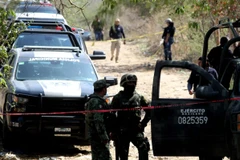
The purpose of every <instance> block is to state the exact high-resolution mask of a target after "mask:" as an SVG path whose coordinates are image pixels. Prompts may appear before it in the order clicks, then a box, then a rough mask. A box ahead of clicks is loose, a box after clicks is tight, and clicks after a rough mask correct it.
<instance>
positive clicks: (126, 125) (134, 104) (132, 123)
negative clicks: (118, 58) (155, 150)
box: [111, 74, 150, 160]
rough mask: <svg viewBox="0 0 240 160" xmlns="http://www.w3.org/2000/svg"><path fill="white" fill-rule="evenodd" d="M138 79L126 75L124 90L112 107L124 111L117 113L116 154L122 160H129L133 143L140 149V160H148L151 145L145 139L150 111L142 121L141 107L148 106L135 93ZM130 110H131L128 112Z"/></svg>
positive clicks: (123, 84) (113, 101)
mask: <svg viewBox="0 0 240 160" xmlns="http://www.w3.org/2000/svg"><path fill="white" fill-rule="evenodd" d="M136 84H137V77H136V76H135V75H132V74H125V75H123V76H122V77H121V82H120V86H122V87H123V88H124V90H123V91H120V92H119V93H118V94H116V95H115V96H114V97H113V100H112V103H111V106H112V108H113V109H123V111H118V112H117V127H118V132H117V133H116V135H117V141H116V140H115V142H117V143H115V144H116V145H115V147H116V152H118V154H119V157H120V159H121V160H127V159H128V152H129V144H130V142H132V143H133V144H134V145H135V146H136V147H137V149H138V153H139V160H148V151H149V150H150V145H149V142H148V139H147V137H144V133H143V132H144V128H145V127H146V126H147V123H148V122H149V120H150V110H145V116H144V118H143V120H142V121H141V113H142V109H141V107H142V106H144V107H146V106H148V105H149V103H148V102H147V101H146V100H145V98H144V97H143V96H142V95H140V94H138V93H137V92H136V91H135V87H136ZM128 109H129V110H128Z"/></svg>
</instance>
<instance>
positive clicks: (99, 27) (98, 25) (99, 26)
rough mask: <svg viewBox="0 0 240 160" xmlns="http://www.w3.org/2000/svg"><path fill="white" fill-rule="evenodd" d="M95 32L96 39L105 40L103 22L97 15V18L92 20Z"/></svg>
mask: <svg viewBox="0 0 240 160" xmlns="http://www.w3.org/2000/svg"><path fill="white" fill-rule="evenodd" d="M92 28H93V32H94V34H95V40H96V41H100V40H103V22H102V21H101V20H100V19H99V17H98V16H95V20H94V21H93V22H92Z"/></svg>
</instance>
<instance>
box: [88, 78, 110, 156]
mask: <svg viewBox="0 0 240 160" xmlns="http://www.w3.org/2000/svg"><path fill="white" fill-rule="evenodd" d="M93 85H94V93H93V94H91V95H90V96H89V100H88V102H87V103H86V105H85V110H86V111H91V110H102V109H108V104H107V102H106V101H105V100H104V99H103V97H104V95H106V93H107V87H108V84H107V83H106V81H105V80H98V81H96V82H94V84H93ZM108 114H110V113H101V112H89V113H87V114H86V123H87V125H88V127H89V136H90V142H91V150H92V160H111V159H112V158H111V154H110V151H109V142H110V139H109V131H108V126H107V118H108Z"/></svg>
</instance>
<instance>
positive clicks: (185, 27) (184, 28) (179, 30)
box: [92, 25, 187, 46]
mask: <svg viewBox="0 0 240 160" xmlns="http://www.w3.org/2000/svg"><path fill="white" fill-rule="evenodd" d="M177 29H178V32H177V33H181V32H183V31H184V30H186V29H187V26H186V25H185V26H183V27H179V28H177ZM162 33H163V31H161V32H155V33H148V34H144V35H141V36H137V37H133V38H126V39H122V40H136V39H141V38H146V37H151V36H154V35H159V34H162ZM105 41H110V42H114V41H118V40H116V39H111V40H105ZM94 44H95V40H94V41H93V43H92V46H94Z"/></svg>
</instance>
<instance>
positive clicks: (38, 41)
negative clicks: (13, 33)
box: [13, 33, 74, 48]
mask: <svg viewBox="0 0 240 160" xmlns="http://www.w3.org/2000/svg"><path fill="white" fill-rule="evenodd" d="M24 45H29V46H63V47H65V46H66V47H73V46H74V45H73V43H72V42H71V40H70V37H69V36H68V35H67V34H54V33H21V34H20V35H19V36H18V38H17V39H16V41H15V43H14V45H13V48H22V47H23V46H24Z"/></svg>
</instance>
